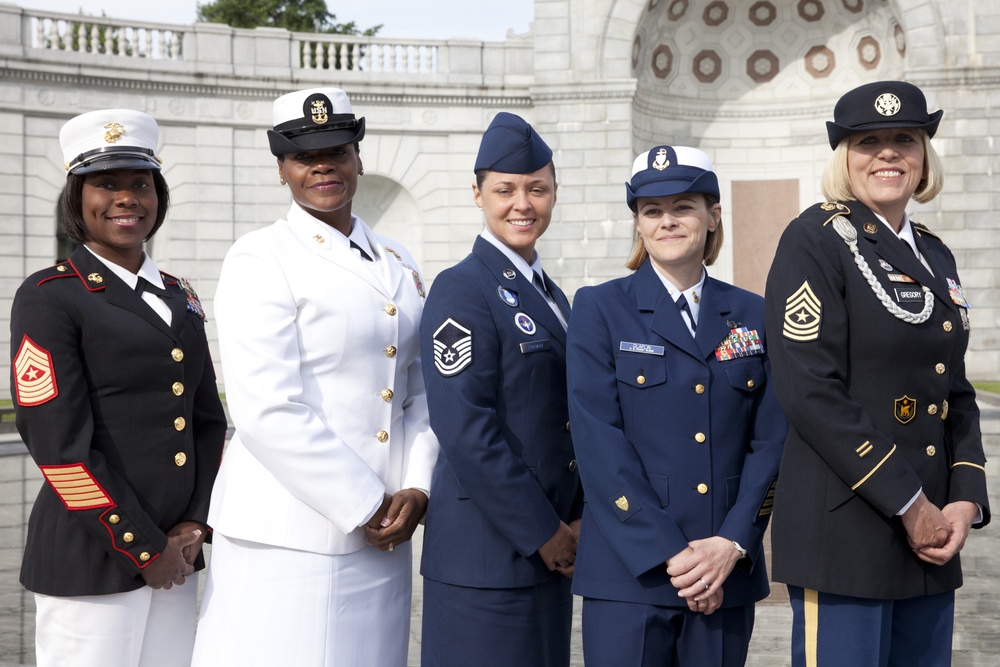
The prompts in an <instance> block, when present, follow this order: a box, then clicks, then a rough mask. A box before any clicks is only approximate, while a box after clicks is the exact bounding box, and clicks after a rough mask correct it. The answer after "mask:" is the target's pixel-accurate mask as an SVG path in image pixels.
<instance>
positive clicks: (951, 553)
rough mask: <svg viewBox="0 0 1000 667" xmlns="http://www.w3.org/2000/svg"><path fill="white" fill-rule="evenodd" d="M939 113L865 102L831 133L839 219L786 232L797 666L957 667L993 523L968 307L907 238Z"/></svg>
mask: <svg viewBox="0 0 1000 667" xmlns="http://www.w3.org/2000/svg"><path fill="white" fill-rule="evenodd" d="M941 115H942V112H941V111H936V112H934V113H928V111H927V104H926V100H925V98H924V95H923V93H922V92H921V91H920V89H918V88H917V87H916V86H913V85H911V84H909V83H905V82H901V81H882V82H878V83H871V84H866V85H863V86H860V87H858V88H856V89H854V90H852V91H850V92H848V93H847V94H845V95H844V96H843V97H842V98H841V99H840V101H838V103H837V105H836V108H835V110H834V121H833V122H830V123H827V129H828V134H829V139H830V146H831V147H832V148H834V153H833V155H832V156H831V158H830V161H829V163H828V165H827V169H826V172H825V174H824V177H823V191H824V194H825V195H826V196H827V197H828V198H829V200H830V201H828V202H826V203H823V204H817V205H815V206H812V207H810V208H809V209H807V210H806V211H804V212H803V213H802V214H801V215H800V216H799V217H798V218H797V219H795V220H793V221H792V222H791V223H790V224H789V226H788V228H787V229H786V230H785V232H784V234H783V235H782V238H781V242H780V244H779V246H778V249H777V254H776V255H775V259H774V264H773V265H772V267H771V271H770V274H769V276H768V282H767V323H768V330H769V331H770V332H771V333H772V341H773V343H772V348H771V352H772V358H773V361H774V375H775V386H776V387H777V389H778V398H779V400H780V401H781V404H782V406H783V407H784V409H785V412H786V414H787V415H788V419H789V422H790V425H791V428H790V433H789V437H788V441H787V442H786V444H785V451H784V457H783V460H782V463H781V475H780V477H779V481H778V487H777V491H776V494H775V509H774V528H773V536H772V544H773V556H774V578H775V580H777V581H782V582H785V583H787V584H788V588H789V595H790V598H791V601H792V609H793V613H794V629H793V640H792V656H793V665H795V666H796V667H799V666H805V665H819V666H820V667H822V666H824V665H827V666H834V665H836V666H840V665H852V666H856V667H867V666H871V667H884V666H885V665H900V666H902V665H917V664H920V665H934V666H937V665H949V664H951V636H952V625H953V617H954V591H955V589H956V588H958V587H959V586H961V584H962V572H961V564H960V562H959V557H958V552H959V551H960V550H961V548H962V546H963V545H964V543H965V539H966V537H967V536H968V534H969V530H970V528H971V527H973V526H976V527H982V526H984V525H986V523H987V522H988V521H989V518H990V513H989V507H988V500H987V495H986V475H985V469H984V465H985V458H984V455H983V446H982V439H981V435H980V430H979V410H978V408H977V407H976V401H975V393H974V391H973V389H972V386H971V385H970V384H969V381H968V380H967V379H966V375H965V360H964V356H965V350H966V347H967V346H968V342H969V317H968V309H969V303H968V301H967V299H966V297H965V294H964V290H963V288H962V284H961V280H960V279H959V275H958V270H957V268H956V264H955V258H954V257H953V256H952V254H951V252H950V251H949V250H948V248H947V247H946V246H945V244H944V243H943V242H942V240H941V239H940V238H939V237H938V236H937V235H935V234H934V233H932V232H931V231H930V230H928V229H927V228H926V227H925V226H923V225H921V224H920V223H917V222H913V221H912V220H910V218H909V216H908V215H907V213H906V209H907V207H908V206H909V204H910V200H911V199H914V200H916V201H917V202H920V203H925V202H928V201H930V200H932V199H933V198H934V197H935V196H936V195H937V193H938V192H940V190H941V185H942V180H941V179H942V172H941V164H940V160H939V159H938V157H937V155H936V154H935V152H934V149H933V147H932V146H931V144H930V138H931V137H932V136H934V133H935V131H936V130H937V127H938V123H939V122H940V120H941Z"/></svg>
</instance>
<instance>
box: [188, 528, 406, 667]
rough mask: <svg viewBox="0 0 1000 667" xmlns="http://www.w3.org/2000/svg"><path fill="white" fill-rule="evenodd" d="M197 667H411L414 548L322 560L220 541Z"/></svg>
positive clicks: (203, 617)
mask: <svg viewBox="0 0 1000 667" xmlns="http://www.w3.org/2000/svg"><path fill="white" fill-rule="evenodd" d="M212 540H213V542H212V551H211V560H210V563H209V567H208V577H207V579H206V583H205V594H204V597H203V599H202V605H201V620H200V621H199V623H198V635H197V638H196V640H195V650H194V661H193V663H192V667H256V666H260V667H273V666H274V665H301V666H302V667H335V666H339V667H357V666H358V665H378V666H379V667H397V666H399V667H402V666H403V665H406V656H407V647H408V646H409V640H410V590H411V587H412V583H411V576H412V575H411V570H412V547H411V543H410V542H405V543H404V544H401V545H399V546H397V547H396V549H395V551H392V552H386V551H379V550H377V549H374V548H372V547H365V548H364V549H362V550H360V551H356V552H354V553H350V554H337V555H330V554H317V553H311V552H308V551H296V550H294V549H286V548H283V547H277V546H273V545H268V544H259V543H256V542H248V541H245V540H237V539H233V538H227V537H226V536H225V535H222V534H220V533H219V532H218V531H216V532H215V533H214V536H213V538H212Z"/></svg>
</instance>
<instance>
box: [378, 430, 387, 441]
mask: <svg viewBox="0 0 1000 667" xmlns="http://www.w3.org/2000/svg"><path fill="white" fill-rule="evenodd" d="M375 437H376V438H377V439H378V441H379V442H385V441H386V440H388V439H389V432H388V431H379V432H378V433H376V434H375Z"/></svg>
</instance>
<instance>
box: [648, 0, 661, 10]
mask: <svg viewBox="0 0 1000 667" xmlns="http://www.w3.org/2000/svg"><path fill="white" fill-rule="evenodd" d="M658 4H660V0H649V4H648V5H646V11H648V12H651V11H653V10H654V9H656V6H657V5H658Z"/></svg>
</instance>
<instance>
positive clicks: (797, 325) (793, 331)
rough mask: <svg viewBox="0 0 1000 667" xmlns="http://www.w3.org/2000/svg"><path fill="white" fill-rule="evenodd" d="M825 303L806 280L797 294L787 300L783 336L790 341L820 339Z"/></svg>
mask: <svg viewBox="0 0 1000 667" xmlns="http://www.w3.org/2000/svg"><path fill="white" fill-rule="evenodd" d="M822 313H823V302H822V301H820V300H819V297H817V296H816V293H815V292H813V289H812V286H811V285H809V281H808V280H805V281H803V282H802V284H801V285H800V286H799V288H798V289H797V290H795V293H794V294H792V295H791V296H790V297H788V298H787V299H785V322H784V325H783V326H782V328H781V335H783V336H784V337H785V338H788V339H789V340H796V341H799V342H803V343H804V342H808V341H813V340H818V339H819V324H820V319H821V316H822Z"/></svg>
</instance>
